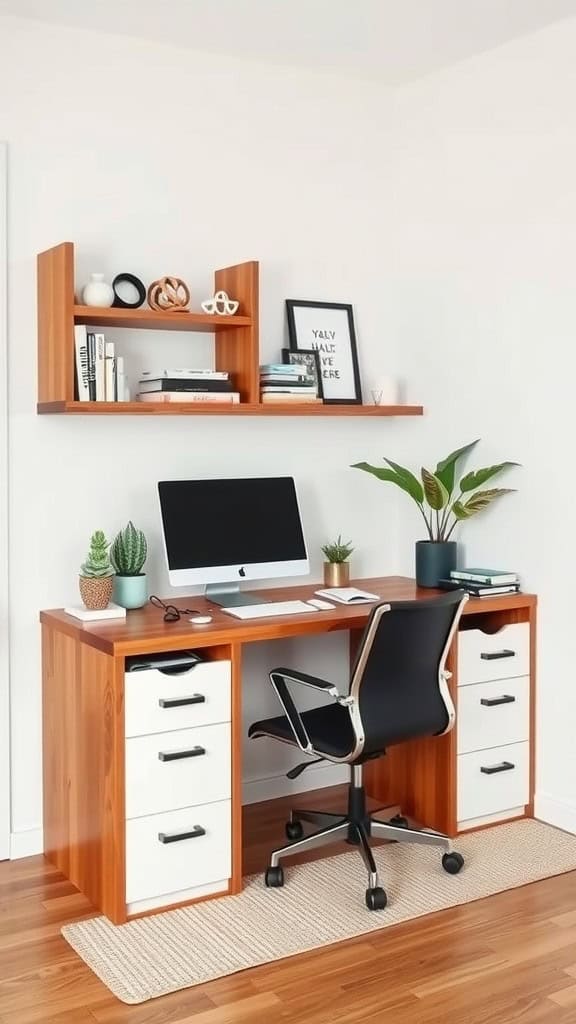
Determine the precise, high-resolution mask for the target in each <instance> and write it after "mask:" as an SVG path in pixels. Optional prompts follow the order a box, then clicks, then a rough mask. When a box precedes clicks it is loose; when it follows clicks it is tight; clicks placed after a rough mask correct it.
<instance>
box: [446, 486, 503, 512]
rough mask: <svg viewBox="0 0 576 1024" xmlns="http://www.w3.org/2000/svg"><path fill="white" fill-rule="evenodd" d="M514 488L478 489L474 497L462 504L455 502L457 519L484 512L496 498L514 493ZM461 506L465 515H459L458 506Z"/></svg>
mask: <svg viewBox="0 0 576 1024" xmlns="http://www.w3.org/2000/svg"><path fill="white" fill-rule="evenodd" d="M513 493H514V490H513V488H511V487H492V488H490V489H489V490H487V491H477V492H476V494H473V495H472V497H470V498H468V501H466V502H465V503H464V505H461V503H460V502H459V501H456V502H454V508H453V509H452V511H453V512H454V515H455V516H456V518H457V519H459V518H461V519H469V518H470V516H474V515H476V513H477V512H482V510H483V509H485V508H487V507H488V505H490V504H492V502H493V501H495V500H496V498H503V497H504V495H505V494H513ZM457 505H458V506H460V509H461V511H462V512H465V515H461V516H458V514H457V512H456V506H457Z"/></svg>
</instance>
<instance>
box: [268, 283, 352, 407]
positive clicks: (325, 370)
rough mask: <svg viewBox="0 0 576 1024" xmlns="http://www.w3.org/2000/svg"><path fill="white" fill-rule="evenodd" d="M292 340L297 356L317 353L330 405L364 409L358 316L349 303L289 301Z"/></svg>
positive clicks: (289, 327) (325, 393)
mask: <svg viewBox="0 0 576 1024" xmlns="http://www.w3.org/2000/svg"><path fill="white" fill-rule="evenodd" d="M286 315H287V319H288V339H289V344H290V349H291V350H292V351H294V352H297V351H300V350H302V351H303V352H309V351H311V350H312V351H315V352H317V353H318V359H319V363H320V380H321V381H322V392H323V395H322V398H323V401H324V402H325V404H326V405H361V404H362V389H361V386H360V370H359V367H358V349H357V345H356V331H355V329H354V313H353V310H352V306H351V305H350V303H348V302H313V301H308V300H305V299H286Z"/></svg>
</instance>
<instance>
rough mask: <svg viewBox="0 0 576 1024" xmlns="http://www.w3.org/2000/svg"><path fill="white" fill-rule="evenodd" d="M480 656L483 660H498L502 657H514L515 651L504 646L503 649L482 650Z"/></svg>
mask: <svg viewBox="0 0 576 1024" xmlns="http://www.w3.org/2000/svg"><path fill="white" fill-rule="evenodd" d="M480 657H481V658H482V660H483V661H500V660H501V659H502V658H515V657H516V651H509V650H507V649H506V648H504V650H503V651H484V652H483V653H482V654H481V655H480Z"/></svg>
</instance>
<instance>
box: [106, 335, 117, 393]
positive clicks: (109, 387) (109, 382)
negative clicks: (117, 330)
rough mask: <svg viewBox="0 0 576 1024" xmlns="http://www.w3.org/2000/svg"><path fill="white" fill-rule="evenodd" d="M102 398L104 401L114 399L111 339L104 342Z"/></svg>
mask: <svg viewBox="0 0 576 1024" xmlns="http://www.w3.org/2000/svg"><path fill="white" fill-rule="evenodd" d="M104 399H105V401H106V402H115V401H116V356H115V353H114V342H113V341H106V342H105V343H104Z"/></svg>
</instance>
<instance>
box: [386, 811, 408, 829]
mask: <svg viewBox="0 0 576 1024" xmlns="http://www.w3.org/2000/svg"><path fill="white" fill-rule="evenodd" d="M390 824H391V825H396V828H408V826H409V824H410V822H409V821H408V818H405V817H404V815H403V814H395V815H394V817H393V818H390Z"/></svg>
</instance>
